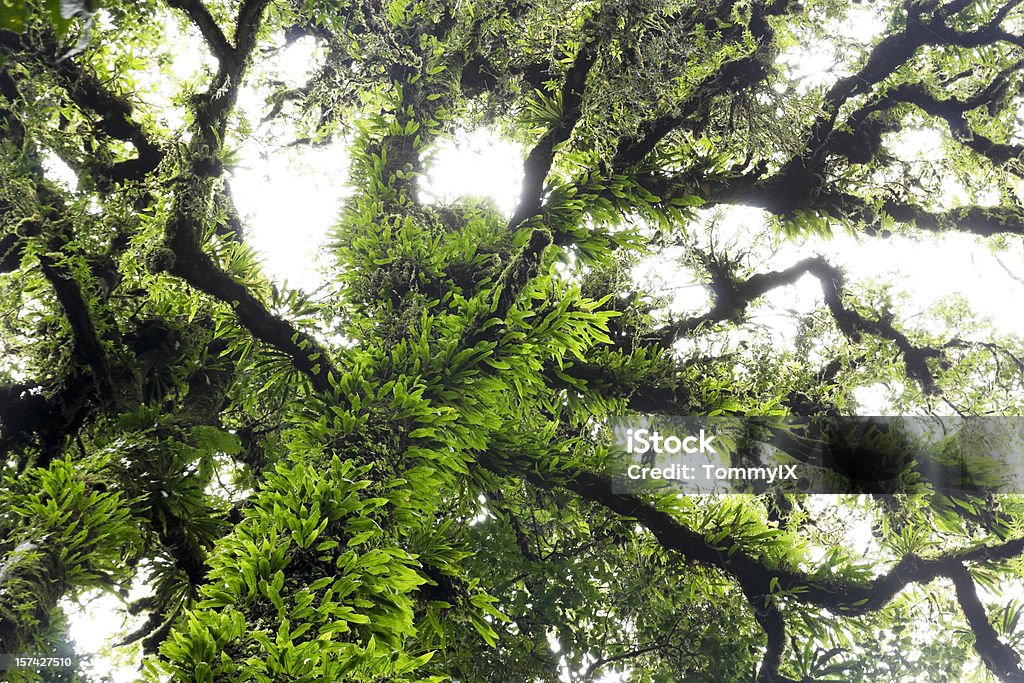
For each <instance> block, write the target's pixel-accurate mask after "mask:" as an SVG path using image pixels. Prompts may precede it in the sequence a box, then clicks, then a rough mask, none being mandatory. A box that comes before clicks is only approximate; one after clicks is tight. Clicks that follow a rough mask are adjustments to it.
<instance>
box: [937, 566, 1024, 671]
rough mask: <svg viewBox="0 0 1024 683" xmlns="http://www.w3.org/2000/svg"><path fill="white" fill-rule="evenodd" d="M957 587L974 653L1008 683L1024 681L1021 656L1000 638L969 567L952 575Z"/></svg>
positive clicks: (960, 568) (959, 567) (957, 594)
mask: <svg viewBox="0 0 1024 683" xmlns="http://www.w3.org/2000/svg"><path fill="white" fill-rule="evenodd" d="M949 577H950V578H951V579H953V585H954V586H955V587H956V598H957V601H958V602H959V603H960V609H962V610H963V612H964V616H965V617H966V618H967V623H968V624H969V625H970V627H971V630H972V631H973V632H974V649H975V650H977V652H978V654H979V655H980V656H981V660H982V661H983V662H985V666H987V667H988V668H989V670H990V671H991V672H992V673H994V674H995V675H996V676H998V677H999V680H1001V681H1006V682H1007V683H1021V682H1022V681H1024V670H1022V669H1021V660H1020V655H1019V654H1018V653H1017V652H1016V651H1014V649H1013V648H1011V647H1010V646H1009V645H1006V644H1005V643H1003V642H1002V641H1001V640H999V634H998V633H996V630H995V629H994V628H992V624H990V623H989V620H988V615H987V614H986V613H985V607H984V605H982V604H981V600H979V599H978V591H977V590H976V589H975V586H974V579H972V578H971V573H970V571H968V569H967V567H965V566H963V565H959V566H958V567H956V568H955V569H954V570H953V571H951V572H950V573H949Z"/></svg>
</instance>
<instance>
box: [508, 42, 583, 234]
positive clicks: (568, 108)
mask: <svg viewBox="0 0 1024 683" xmlns="http://www.w3.org/2000/svg"><path fill="white" fill-rule="evenodd" d="M597 48H598V45H597V38H596V37H594V36H588V37H585V38H584V40H583V44H582V45H581V46H580V49H579V51H578V52H577V53H576V58H575V59H573V62H572V66H570V67H569V71H568V73H567V74H566V76H565V81H564V82H563V83H562V89H561V91H560V98H561V105H562V113H561V116H560V117H559V118H558V120H557V121H556V122H555V123H553V124H552V125H551V127H550V128H548V130H547V132H546V133H544V135H543V136H542V137H541V139H540V140H539V141H538V142H537V144H536V145H535V146H534V147H533V149H532V150H530V153H529V154H528V155H527V157H526V161H525V162H524V164H523V190H522V194H521V195H520V198H519V206H517V207H516V210H515V213H513V215H512V218H511V220H509V226H510V227H511V228H512V229H515V228H517V227H519V226H520V225H521V224H522V223H523V222H524V221H525V220H527V219H528V218H530V217H531V216H533V215H535V214H536V213H537V212H538V211H540V208H541V204H542V201H543V194H544V182H545V181H546V180H547V177H548V173H549V172H550V170H551V164H552V163H553V162H554V159H555V147H557V146H558V145H560V144H561V143H563V142H565V141H566V140H568V139H569V136H570V135H572V131H573V129H574V128H575V127H576V124H577V123H578V122H579V120H580V116H581V115H582V114H583V95H584V92H585V90H586V84H587V76H588V75H589V74H590V70H591V68H592V67H593V66H594V62H595V61H596V60H597Z"/></svg>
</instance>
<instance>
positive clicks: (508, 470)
mask: <svg viewBox="0 0 1024 683" xmlns="http://www.w3.org/2000/svg"><path fill="white" fill-rule="evenodd" d="M480 462H481V464H482V465H484V466H485V467H487V468H488V469H491V470H492V471H494V472H496V473H498V474H503V475H513V476H517V477H520V478H522V479H525V480H527V481H529V482H530V483H532V484H534V485H535V486H539V487H541V488H544V489H554V488H562V489H566V490H569V491H573V492H574V493H576V494H578V495H579V496H580V497H581V498H583V499H585V500H588V501H590V502H593V503H596V504H598V505H601V506H602V507H604V508H607V509H608V510H611V511H612V512H615V513H617V514H619V515H622V516H625V517H629V518H630V519H635V520H636V521H637V522H638V523H639V524H641V525H643V526H644V527H645V528H646V529H648V530H649V531H650V532H651V533H652V534H653V535H654V537H655V538H656V539H657V540H658V542H659V543H660V544H661V545H662V547H664V548H666V549H668V550H672V551H676V552H678V553H680V554H681V555H682V556H683V557H685V558H686V559H688V560H691V561H695V562H699V563H701V564H705V565H708V566H712V567H716V568H718V569H721V570H722V571H724V572H726V573H727V574H729V575H731V576H733V577H734V578H735V579H736V580H737V581H738V582H739V583H740V585H741V586H742V587H743V589H744V591H746V592H748V594H750V595H758V594H760V595H772V594H773V593H774V592H776V591H794V589H795V591H794V592H792V593H791V596H792V599H794V600H798V601H800V602H804V603H806V604H811V605H816V606H818V607H823V608H825V609H828V610H831V611H834V612H839V613H842V614H845V615H848V616H856V615H861V614H866V613H868V612H873V611H876V610H878V609H881V608H882V607H884V606H885V605H886V604H887V603H888V602H889V601H890V600H892V599H893V598H894V597H895V596H896V595H897V594H898V593H899V592H900V591H902V590H903V589H904V588H906V587H907V586H908V585H910V584H912V583H928V582H930V581H932V580H934V579H935V578H937V577H939V576H951V575H952V573H953V572H955V571H957V570H958V568H959V567H961V566H962V565H963V564H964V563H967V562H990V561H1000V560H1006V559H1010V558H1014V557H1017V556H1019V555H1020V554H1021V553H1022V552H1024V537H1022V538H1017V539H1013V540H1010V541H1006V542H1003V543H999V544H996V545H989V546H980V547H976V548H971V549H969V550H961V551H955V552H953V553H950V554H948V555H941V556H937V557H933V558H920V557H917V556H914V555H909V556H907V557H904V558H903V559H902V560H901V561H900V562H898V563H897V564H896V565H895V566H894V567H892V569H890V570H889V572H887V573H886V574H883V575H881V576H879V577H877V578H875V579H873V580H872V581H869V582H866V583H862V584H854V583H840V582H836V581H834V580H829V579H816V578H811V577H810V576H808V575H807V574H805V573H803V572H799V571H793V570H789V569H785V568H777V567H770V566H767V565H765V564H764V563H763V562H762V561H761V560H759V559H757V558H755V557H753V556H751V555H750V554H748V553H747V552H745V551H743V550H736V551H735V552H732V551H730V552H725V550H724V549H725V548H730V547H733V546H736V545H737V543H736V541H735V539H732V538H731V537H728V536H727V537H725V538H724V539H721V540H719V541H718V542H717V543H715V544H712V543H710V542H709V541H708V540H707V538H706V537H705V535H704V534H702V533H699V532H697V531H694V530H693V529H691V528H689V527H688V526H686V525H685V524H683V523H682V522H680V521H679V520H677V519H676V518H675V517H673V516H672V515H671V514H669V513H668V512H664V511H662V510H659V509H657V508H656V507H655V506H654V505H652V504H651V503H647V502H645V501H644V500H642V499H641V498H640V496H636V495H631V494H620V493H615V492H614V491H613V486H612V482H611V479H609V478H608V477H605V476H602V475H598V474H594V473H591V472H586V471H583V470H580V469H576V468H573V467H569V466H565V467H562V466H560V468H561V471H560V472H559V474H557V475H550V476H548V475H544V474H541V473H540V470H539V469H537V468H536V467H535V464H534V463H532V462H529V461H527V460H525V459H523V458H518V459H517V458H515V457H511V458H504V457H500V456H497V455H494V454H493V453H492V454H489V455H486V456H482V457H481V460H480Z"/></svg>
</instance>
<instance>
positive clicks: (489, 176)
mask: <svg viewBox="0 0 1024 683" xmlns="http://www.w3.org/2000/svg"><path fill="white" fill-rule="evenodd" d="M429 163H430V167H429V171H428V172H427V174H426V175H425V176H424V177H423V178H422V181H421V184H420V187H421V192H422V199H423V200H424V201H428V202H431V201H433V202H443V203H451V202H454V201H455V200H457V199H459V198H460V197H484V198H488V199H490V200H491V201H493V202H494V204H495V206H496V208H497V209H498V210H499V211H501V212H502V214H504V215H505V216H511V215H512V211H513V210H514V209H515V206H516V203H517V201H518V199H519V191H520V188H521V185H522V182H523V150H522V148H521V147H520V146H519V145H517V144H514V143H512V142H509V141H507V140H503V139H502V138H500V137H499V136H498V135H497V134H496V133H494V132H493V131H489V130H486V129H478V130H474V131H470V132H463V133H462V134H460V135H458V136H457V137H456V138H455V139H450V140H445V141H443V142H441V143H439V144H438V145H437V148H436V150H435V151H434V153H433V155H432V159H431V160H429Z"/></svg>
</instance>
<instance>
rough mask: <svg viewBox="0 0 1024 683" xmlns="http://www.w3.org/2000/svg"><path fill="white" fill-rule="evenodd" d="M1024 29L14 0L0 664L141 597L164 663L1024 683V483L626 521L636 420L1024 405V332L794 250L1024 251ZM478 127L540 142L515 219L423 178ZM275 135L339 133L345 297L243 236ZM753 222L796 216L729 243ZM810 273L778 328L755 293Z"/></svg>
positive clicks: (161, 668) (149, 663)
mask: <svg viewBox="0 0 1024 683" xmlns="http://www.w3.org/2000/svg"><path fill="white" fill-rule="evenodd" d="M1020 5H1021V3H1020V2H1019V0H1004V1H1003V2H990V1H989V0H950V1H949V2H945V3H940V2H938V1H936V0H905V2H880V3H875V4H874V5H868V6H863V7H862V6H859V3H854V4H852V5H851V4H849V3H846V2H842V1H840V0H805V1H804V2H799V3H798V2H793V1H791V0H721V1H720V2H714V1H708V0H687V1H678V2H677V1H673V0H603V1H602V0H512V1H510V0H460V1H459V2H444V1H441V0H391V1H390V2H374V1H371V0H352V1H349V0H331V1H329V2H328V1H325V0H303V1H302V2H298V1H297V0H274V1H270V0H239V1H234V0H208V1H204V0H139V1H138V2H132V3H107V4H106V5H105V6H104V7H102V8H97V7H95V6H93V5H92V4H89V3H85V4H81V3H74V2H61V3H50V2H47V3H39V2H36V1H35V0H32V1H30V2H27V3H26V2H22V1H20V0H0V25H2V27H3V28H0V129H2V130H3V132H4V135H3V139H2V142H0V180H2V184H0V322H2V330H0V344H2V349H3V354H4V359H3V361H2V362H0V453H2V456H3V458H2V460H0V652H7V653H22V652H65V651H68V648H69V647H70V645H69V644H68V642H67V634H66V623H65V620H64V618H63V616H62V612H61V609H60V607H59V606H58V603H59V602H60V601H61V599H62V598H64V597H74V596H77V595H81V594H82V593H83V592H84V591H87V590H90V589H101V590H104V591H111V592H114V593H118V594H122V595H126V594H127V591H128V587H129V586H130V585H131V583H132V581H133V580H142V581H144V582H146V583H147V584H148V585H149V587H150V591H149V593H148V594H147V596H146V597H143V598H142V599H140V600H137V601H135V602H133V603H131V604H130V605H129V609H130V611H132V613H134V614H137V615H140V616H141V617H142V622H141V625H140V627H139V628H138V630H136V631H135V632H133V633H130V634H125V636H124V642H125V643H129V644H131V647H136V648H142V649H143V650H144V651H145V652H146V653H147V656H146V659H145V665H144V677H145V678H146V679H147V680H152V681H156V680H166V679H167V678H169V679H170V680H174V681H198V682H202V683H212V682H213V681H283V680H288V681H444V680H457V681H557V680H566V679H568V680H580V681H582V680H597V679H599V678H600V677H601V676H604V675H606V674H609V673H612V674H614V673H616V672H618V673H619V674H620V675H622V676H623V677H624V678H625V679H628V680H631V681H638V682H643V681H651V682H658V681H672V680H680V679H685V680H695V681H698V680H706V681H746V680H757V681H811V680H815V681H817V680H863V681H881V680H899V681H912V680H950V681H953V680H956V681H961V680H988V679H990V678H992V677H994V678H996V679H1000V680H1006V681H1020V680H1024V669H1022V664H1021V659H1020V656H1019V655H1018V653H1017V651H1016V650H1015V647H1016V646H1017V645H1019V643H1020V642H1021V640H1022V639H1024V627H1022V626H1021V625H1020V624H1019V623H1018V622H1019V615H1020V613H1021V609H1022V606H1024V603H1022V602H1021V594H1020V587H1021V576H1022V574H1024V562H1022V560H1021V559H1020V558H1021V553H1022V552H1024V528H1022V526H1024V525H1022V519H1024V518H1022V514H1024V510H1022V506H1021V497H1020V496H1019V495H999V496H997V495H993V494H990V493H986V492H984V491H982V492H978V493H977V494H971V495H966V494H965V495H963V496H943V495H939V494H938V493H915V494H913V495H909V494H907V493H906V492H903V491H900V490H895V491H893V492H892V493H891V494H889V495H882V496H847V497H835V498H832V499H829V500H827V501H822V500H815V499H809V498H802V497H794V496H788V495H779V496H766V495H755V494H753V493H752V494H749V495H737V496H727V497H723V498H710V497H709V498H685V497H678V496H671V495H663V496H655V495H630V494H622V493H616V492H615V491H613V489H612V486H611V479H610V476H609V470H608V467H609V463H608V457H609V452H610V448H609V444H608V438H607V434H605V433H604V430H603V429H602V426H603V425H605V424H606V423H607V421H608V419H609V418H610V417H612V416H615V415H622V414H632V413H666V414H678V415H706V414H729V415H735V416H750V417H767V418H774V417H779V416H783V415H788V414H793V415H819V416H829V415H833V416H835V415H839V416H841V415H849V414H852V413H854V412H856V407H857V403H856V400H855V398H854V392H855V391H856V390H857V389H858V388H861V387H867V386H873V385H877V384H879V383H889V384H890V385H891V386H900V387H902V390H901V391H900V392H899V393H898V394H897V395H896V396H895V397H894V398H893V402H892V407H893V409H894V410H898V411H904V412H912V413H918V414H928V415H931V414H942V413H948V412H950V411H955V412H957V413H960V414H970V415H985V414H1011V415H1012V414H1018V413H1019V411H1020V408H1021V401H1022V393H1021V373H1022V370H1024V363H1022V361H1021V360H1020V359H1021V358H1022V357H1024V356H1022V351H1021V344H1020V342H1019V341H1018V340H1016V339H1013V338H1007V337H1005V335H1001V334H999V333H997V332H996V331H995V328H994V327H993V326H991V325H988V324H987V323H985V322H984V321H980V320H971V319H969V314H968V313H967V312H965V311H964V310H963V307H962V306H960V307H958V306H957V305H956V304H955V303H951V304H949V305H947V306H945V307H943V308H941V309H939V310H937V311H935V312H933V314H932V315H931V318H930V319H929V322H928V323H927V324H920V325H917V326H914V325H911V324H910V323H909V322H908V321H903V320H899V319H897V317H896V316H895V315H894V313H893V311H894V304H893V302H892V296H891V292H890V290H889V289H887V288H886V286H885V283H870V282H853V281H852V280H851V278H850V277H849V276H848V274H847V273H844V272H843V269H842V268H840V267H838V266H837V265H835V264H833V263H830V262H829V261H828V260H827V259H825V258H823V257H821V256H816V255H813V254H807V255H806V257H805V258H801V259H797V260H794V261H792V262H791V263H790V265H788V266H787V267H785V268H782V269H780V270H765V269H763V267H762V266H761V264H762V262H763V260H764V259H766V258H767V256H766V255H767V254H768V253H769V252H771V251H772V250H779V249H783V248H788V249H796V250H799V249H805V250H806V249H809V248H811V247H809V246H808V245H813V244H814V243H815V242H814V240H820V239H822V238H823V237H826V236H828V235H831V234H833V233H841V234H843V235H854V236H857V237H858V238H859V239H863V240H884V239H891V238H893V237H892V236H893V235H899V236H915V237H918V238H920V239H923V240H927V239H937V238H938V237H936V236H937V235H939V234H940V233H949V232H959V233H967V234H971V235H975V236H977V237H978V238H979V239H985V240H988V242H989V243H990V244H991V245H992V247H993V248H994V249H1002V250H1005V251H1007V252H1010V253H1014V254H1017V255H1019V254H1020V251H1021V249H1020V247H1021V244H1020V237H1021V235H1022V234H1024V208H1022V206H1021V173H1022V152H1024V146H1022V133H1024V128H1022V126H1024V121H1022V118H1021V113H1020V112H1021V105H1022V102H1024V100H1022V86H1024V81H1022V76H1021V64H1022V61H1021V60H1022V59H1024V10H1022V9H1021V7H1020ZM858 13H860V14H859V15H858ZM862 15H863V16H867V15H870V17H873V18H874V20H876V21H878V22H880V24H881V25H882V26H884V28H883V29H882V30H881V31H880V32H879V33H878V34H877V35H866V36H865V35H858V36H850V35H849V33H850V32H849V30H848V28H844V26H846V23H847V22H850V21H851V20H852V19H851V17H854V16H862ZM861 26H862V28H863V27H864V26H867V24H866V23H862V24H861ZM175 35H178V36H179V38H178V39H179V40H180V36H181V35H184V36H187V40H188V49H193V50H201V51H203V52H204V53H208V55H209V62H208V63H209V66H208V68H206V69H204V70H203V71H202V72H201V73H200V75H199V76H197V77H196V78H191V79H185V78H182V77H181V75H180V74H178V73H175V71H174V69H173V63H174V60H173V59H172V58H171V57H170V56H169V55H170V54H171V52H172V50H171V48H172V47H174V46H173V45H172V44H171V43H170V42H169V41H172V40H175V38H174V36H175ZM299 40H305V41H312V42H313V43H315V45H316V46H317V54H318V55H319V59H318V60H317V62H316V64H315V65H314V66H313V68H312V69H311V71H310V74H309V76H308V80H306V81H305V82H304V83H302V84H300V85H297V86H296V85H292V84H287V83H286V82H285V81H284V80H283V79H282V78H281V77H280V75H279V74H277V73H275V71H274V68H273V66H272V58H273V57H274V55H276V54H277V53H279V52H281V51H283V50H286V49H287V48H288V46H289V45H291V44H293V43H294V42H295V41H299ZM802 46H804V47H806V46H817V47H819V48H822V49H826V48H827V50H829V51H831V52H832V54H833V55H834V56H835V58H836V61H837V67H836V68H835V69H834V73H829V74H828V78H829V79H830V80H828V81H827V82H824V83H822V84H814V83H808V82H806V81H805V80H802V79H801V78H800V77H799V76H798V75H797V73H796V70H795V69H794V68H793V64H792V61H793V55H794V54H797V55H799V54H800V53H801V49H802ZM800 59H803V60H805V61H806V60H807V59H808V58H807V57H806V56H805V57H797V60H798V61H799V60H800ZM787 60H788V61H787ZM246 92H248V93H256V94H258V95H259V96H260V97H262V98H263V100H264V101H265V106H264V107H263V109H262V111H261V112H260V114H259V115H260V117H261V118H262V119H263V120H262V121H256V120H251V119H252V116H251V114H247V113H246V112H245V111H244V110H243V109H242V108H241V107H240V106H239V98H240V95H241V94H242V93H246ZM268 126H269V128H268ZM475 127H486V128H488V129H490V130H493V131H497V132H499V133H500V134H501V135H502V136H504V137H505V138H507V139H509V140H513V141H515V142H517V143H519V144H522V145H523V148H524V150H525V154H524V166H523V183H522V188H521V195H520V199H519V202H518V204H517V206H516V207H515V209H514V211H513V212H511V214H510V215H504V214H502V212H501V211H499V210H498V209H497V208H496V207H495V206H494V205H493V204H491V203H489V202H487V201H481V200H477V199H472V198H465V199H462V200H459V201H455V202H449V203H439V202H430V201H426V200H425V199H424V198H423V196H422V193H421V192H420V181H421V179H422V177H423V176H424V175H425V174H428V173H429V172H430V168H431V152H432V150H434V149H435V148H436V146H437V145H438V143H439V142H440V141H442V140H444V139H448V138H451V137H452V136H456V135H458V134H459V131H462V130H465V129H472V128H475ZM257 129H259V130H263V131H266V130H270V131H272V132H271V134H269V137H270V138H271V140H270V142H271V143H273V144H276V145H295V146H297V147H300V148H301V147H302V146H322V145H328V144H337V143H338V142H339V141H343V142H344V144H345V145H346V146H347V149H348V152H347V153H348V156H349V163H350V188H351V191H350V192H349V194H348V195H347V198H346V199H345V201H344V203H343V206H342V208H341V211H340V214H339V216H338V219H337V221H336V224H335V225H334V227H333V229H332V233H331V237H330V246H329V251H330V264H331V267H330V269H329V272H328V273H327V276H326V277H327V280H326V281H327V284H326V285H325V286H324V287H323V288H322V289H321V290H319V291H317V292H304V291H301V290H296V289H290V288H288V287H287V286H285V285H284V284H283V283H279V282H271V281H270V280H269V279H268V278H267V277H266V276H265V275H264V274H263V273H262V272H261V269H260V266H259V263H258V259H257V258H256V256H255V255H254V253H253V251H252V250H251V248H250V247H249V246H248V245H247V241H246V220H245V213H246V207H245V206H238V207H236V205H235V201H234V199H233V197H232V194H231V184H230V182H229V180H230V177H231V172H232V167H233V165H234V164H235V163H236V162H237V149H238V147H239V146H240V145H242V144H244V143H245V142H246V141H247V140H250V139H251V138H252V137H253V136H254V135H256V131H257ZM921 131H929V132H930V133H931V134H933V135H936V136H938V138H939V139H940V140H941V144H942V154H941V158H939V159H937V160H935V161H934V162H932V163H922V162H921V161H920V160H915V159H913V158H908V157H907V156H906V155H905V154H901V153H900V152H899V147H900V144H901V143H905V142H906V140H907V139H908V135H912V134H913V133H915V132H917V133H920V132H921ZM55 160H60V161H61V162H62V163H63V164H65V165H66V166H67V167H69V168H70V169H71V170H72V171H73V173H74V175H75V177H76V179H77V183H76V184H74V185H73V186H71V185H68V184H67V183H62V182H60V181H59V180H57V179H55V177H54V175H53V173H52V171H51V170H50V169H52V168H53V165H54V163H55ZM951 188H953V190H951ZM954 190H955V191H954ZM735 206H743V207H752V208H753V209H756V210H758V211H759V213H758V214H757V215H758V216H760V218H759V219H758V221H757V223H761V224H763V225H760V226H758V225H756V224H754V223H751V222H749V221H748V224H745V226H744V227H743V228H741V229H738V230H735V231H734V232H736V234H735V235H734V236H733V239H732V240H731V241H729V240H728V239H726V238H725V237H723V235H724V234H725V231H724V228H722V224H724V223H727V222H728V220H729V219H728V216H729V215H730V214H729V212H728V210H727V209H728V207H735ZM746 215H751V214H750V213H748V214H746ZM288 227H289V226H284V225H283V226H281V230H282V231H286V230H288ZM651 259H661V261H659V262H660V263H670V264H671V265H670V266H669V267H670V268H672V269H675V272H677V273H679V274H681V273H683V272H684V271H685V272H688V273H692V274H693V275H694V276H695V277H697V278H698V279H699V280H700V281H701V282H702V283H703V284H704V285H705V286H706V288H707V291H708V292H709V295H710V302H709V305H708V306H707V308H706V310H705V311H704V312H700V313H695V314H692V315H685V314H680V313H678V311H676V312H673V309H672V308H671V306H670V304H671V297H670V296H669V295H668V293H666V292H665V291H660V290H658V289H656V288H645V287H644V286H642V285H641V283H640V282H639V281H638V280H637V279H636V277H635V274H636V272H637V271H636V269H637V267H638V265H641V264H643V263H648V262H650V260H651ZM680 277H681V275H680ZM808 281H811V282H814V283H815V284H816V285H820V291H821V294H820V299H819V301H820V305H819V306H818V307H817V308H816V309H815V310H814V311H812V312H810V313H808V314H806V315H802V316H801V318H800V320H799V330H798V331H799V333H798V334H797V335H795V336H794V337H791V338H788V339H786V343H783V344H780V343H778V336H773V335H772V334H770V330H769V331H767V332H766V331H765V330H764V329H763V328H761V327H759V326H758V325H756V324H755V322H754V321H752V319H751V315H752V312H753V311H755V310H757V307H758V306H759V305H760V304H761V302H763V301H764V298H765V297H766V296H768V295H771V294H772V293H773V292H775V291H777V290H782V289H783V288H785V287H796V286H798V283H801V282H802V283H806V282H808ZM1008 315H1009V312H1008ZM858 525H859V527H860V528H861V531H862V532H863V533H862V536H865V537H866V538H867V539H868V541H869V542H868V543H867V546H866V547H867V548H868V551H867V552H865V553H861V552H858V551H856V550H855V549H854V548H851V547H850V545H851V544H850V540H849V539H850V538H851V536H850V533H851V531H850V529H851V528H854V527H858ZM979 587H981V588H982V589H983V590H980V591H979ZM1014 596H1016V597H1014ZM125 647H128V645H125ZM7 675H8V676H9V677H11V678H12V679H18V678H19V677H21V678H22V679H25V680H31V679H33V678H34V676H35V675H34V674H32V673H30V672H25V671H22V672H8V674H7ZM67 676H68V677H70V678H75V677H78V676H80V674H67ZM70 678H69V679H70Z"/></svg>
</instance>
